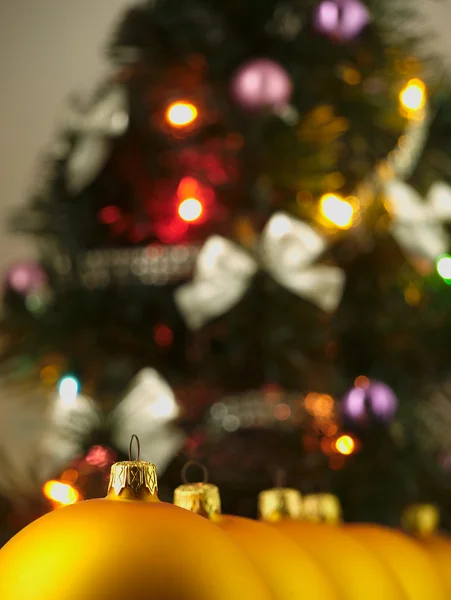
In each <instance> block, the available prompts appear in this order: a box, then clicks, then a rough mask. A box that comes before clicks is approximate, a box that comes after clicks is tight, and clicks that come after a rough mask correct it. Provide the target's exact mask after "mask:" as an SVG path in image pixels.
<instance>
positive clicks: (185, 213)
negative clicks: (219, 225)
mask: <svg viewBox="0 0 451 600" xmlns="http://www.w3.org/2000/svg"><path fill="white" fill-rule="evenodd" d="M202 212H203V207H202V203H201V202H200V201H199V200H197V198H187V199H186V200H183V202H181V203H180V206H179V216H180V218H181V219H183V220H184V221H187V222H188V223H192V222H193V221H197V219H198V218H199V217H200V216H201V214H202Z"/></svg>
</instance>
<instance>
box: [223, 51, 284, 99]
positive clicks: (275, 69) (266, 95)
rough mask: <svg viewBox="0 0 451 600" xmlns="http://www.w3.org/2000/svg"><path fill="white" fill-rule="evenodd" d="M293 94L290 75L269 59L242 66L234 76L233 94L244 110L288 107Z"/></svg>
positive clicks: (261, 59) (259, 59)
mask: <svg viewBox="0 0 451 600" xmlns="http://www.w3.org/2000/svg"><path fill="white" fill-rule="evenodd" d="M292 92H293V84H292V82H291V79H290V77H289V75H288V73H287V72H286V71H285V69H284V68H283V67H281V66H280V65H279V64H278V63H276V62H275V61H273V60H270V59H268V58H258V59H255V60H251V61H249V62H247V63H245V64H244V65H242V66H241V67H240V68H239V69H238V71H237V72H236V73H235V74H234V76H233V80H232V94H233V97H234V98H235V100H236V102H237V103H238V104H240V105H241V106H242V107H243V108H246V109H249V110H257V109H259V108H264V107H272V108H279V107H283V106H286V105H287V104H288V103H289V101H290V98H291V94H292Z"/></svg>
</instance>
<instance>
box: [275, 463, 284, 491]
mask: <svg viewBox="0 0 451 600" xmlns="http://www.w3.org/2000/svg"><path fill="white" fill-rule="evenodd" d="M273 481H274V485H275V487H276V488H283V487H284V486H285V483H286V471H285V469H282V468H281V467H279V468H278V469H276V470H275V472H274V479H273Z"/></svg>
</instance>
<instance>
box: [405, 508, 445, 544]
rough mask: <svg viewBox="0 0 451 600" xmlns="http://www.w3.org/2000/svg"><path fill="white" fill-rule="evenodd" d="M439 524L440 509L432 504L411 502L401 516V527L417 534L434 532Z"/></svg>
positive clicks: (422, 534) (426, 534)
mask: <svg viewBox="0 0 451 600" xmlns="http://www.w3.org/2000/svg"><path fill="white" fill-rule="evenodd" d="M439 525H440V511H439V509H438V508H437V507H436V506H434V505H433V504H413V505H412V506H409V507H408V508H407V509H406V510H405V511H404V514H403V516H402V526H403V529H404V530H405V531H407V532H408V533H411V534H414V535H417V536H428V535H431V534H434V533H436V532H437V530H438V528H439Z"/></svg>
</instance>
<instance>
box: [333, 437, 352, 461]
mask: <svg viewBox="0 0 451 600" xmlns="http://www.w3.org/2000/svg"><path fill="white" fill-rule="evenodd" d="M335 448H336V450H337V452H338V453H339V454H343V455H344V456H349V455H350V454H352V453H353V452H354V450H355V441H354V440H353V438H352V437H351V436H350V435H341V436H340V437H339V438H338V440H337V441H336V442H335Z"/></svg>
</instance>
